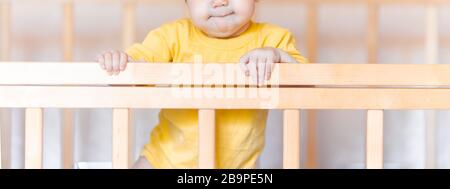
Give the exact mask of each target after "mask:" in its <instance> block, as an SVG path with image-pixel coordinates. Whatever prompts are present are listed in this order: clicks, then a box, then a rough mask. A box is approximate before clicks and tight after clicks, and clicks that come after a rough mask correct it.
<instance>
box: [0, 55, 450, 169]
mask: <svg viewBox="0 0 450 189" xmlns="http://www.w3.org/2000/svg"><path fill="white" fill-rule="evenodd" d="M227 69H228V70H227ZM224 70H225V71H224ZM184 73H188V74H187V75H188V77H182V78H183V79H184V80H180V78H179V76H180V75H183V74H184ZM223 73H226V74H223ZM227 74H230V75H232V76H237V75H243V74H242V72H241V71H240V70H239V68H238V66H237V65H236V64H188V63H184V64H170V63H154V64H150V63H145V64H144V63H132V64H130V65H129V67H128V69H127V70H126V71H125V73H123V74H121V75H119V76H108V75H106V73H104V71H102V70H101V69H100V68H99V66H98V65H97V64H95V63H36V62H35V63H31V62H29V63H23V62H22V63H14V62H4V63H0V108H27V109H26V110H27V114H26V131H25V132H26V139H25V145H26V146H25V151H26V152H25V161H26V162H25V165H26V168H42V149H43V146H42V140H43V133H42V130H43V116H42V111H43V108H114V110H113V141H112V143H113V155H112V159H113V165H114V168H128V167H129V163H130V149H131V148H130V144H131V142H130V139H131V137H130V133H132V129H131V128H132V127H131V124H130V109H131V108H174V109H199V135H200V136H199V168H214V167H215V165H216V161H215V157H216V155H215V148H214V147H215V142H214V141H215V136H214V135H215V111H214V110H216V109H281V110H283V112H284V113H283V130H284V140H283V141H284V142H283V145H284V147H283V154H284V156H283V167H284V168H299V167H300V157H301V153H300V152H301V150H300V146H301V145H300V142H301V137H300V131H301V128H302V127H301V124H300V122H301V119H300V117H301V116H300V110H301V109H360V110H367V130H366V133H367V135H366V136H367V138H366V147H367V149H366V167H367V168H383V111H384V110H391V109H398V110H407V109H450V98H449V96H450V88H447V87H448V86H450V65H431V64H428V65H411V64H278V65H277V66H276V68H275V74H274V77H275V79H273V80H271V82H270V83H271V84H273V85H272V86H269V87H267V86H266V87H256V86H243V85H241V84H248V83H247V80H248V78H245V79H244V81H245V82H240V81H238V80H234V79H231V80H227V79H229V78H227V77H224V75H227ZM215 75H219V76H222V78H221V79H217V78H213V77H214V76H215ZM174 77H175V79H174ZM186 80H190V81H192V82H193V83H194V84H195V85H187V86H180V85H178V84H180V83H178V82H179V81H182V82H181V83H183V84H192V83H191V82H186ZM274 81H276V82H274ZM155 84H156V85H155ZM160 84H168V85H164V86H161V85H160ZM173 84H175V85H173ZM211 84H220V85H219V86H214V87H211V86H210V85H211Z"/></svg>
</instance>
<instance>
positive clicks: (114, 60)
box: [97, 51, 132, 75]
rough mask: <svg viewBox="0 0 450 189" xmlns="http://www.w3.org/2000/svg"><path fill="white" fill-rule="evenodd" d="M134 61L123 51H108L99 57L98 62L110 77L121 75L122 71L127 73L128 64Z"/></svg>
mask: <svg viewBox="0 0 450 189" xmlns="http://www.w3.org/2000/svg"><path fill="white" fill-rule="evenodd" d="M131 61H132V59H131V57H130V56H128V55H127V54H126V53H125V52H122V51H109V52H108V51H107V52H103V53H101V54H99V55H98V56H97V62H98V63H99V65H100V67H101V68H102V69H103V70H105V71H106V72H108V75H119V73H120V72H121V71H125V68H126V67H127V63H128V62H131Z"/></svg>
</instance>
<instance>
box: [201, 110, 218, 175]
mask: <svg viewBox="0 0 450 189" xmlns="http://www.w3.org/2000/svg"><path fill="white" fill-rule="evenodd" d="M215 115H216V114H215V111H214V110H208V109H201V110H199V111H198V167H199V168H200V169H214V168H215V167H216V124H215V123H216V116H215Z"/></svg>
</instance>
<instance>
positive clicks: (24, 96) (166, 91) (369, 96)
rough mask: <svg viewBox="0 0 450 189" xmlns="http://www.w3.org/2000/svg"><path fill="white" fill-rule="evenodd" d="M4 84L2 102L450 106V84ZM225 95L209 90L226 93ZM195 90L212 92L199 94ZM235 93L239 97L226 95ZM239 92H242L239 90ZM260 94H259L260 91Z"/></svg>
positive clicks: (65, 105)
mask: <svg viewBox="0 0 450 189" xmlns="http://www.w3.org/2000/svg"><path fill="white" fill-rule="evenodd" d="M182 90H183V89H182V88H146V87H47V86H45V87H39V86H25V87H23V86H2V87H0V91H1V92H0V107H14V108H25V107H44V108H180V109H192V108H201V109H248V108H250V109H294V108H301V109H398V110H407V109H450V98H449V97H450V90H449V89H350V88H347V89H343V88H342V89H341V88H280V89H278V88H275V89H255V88H250V89H245V88H241V89H236V88H186V89H184V90H185V91H183V93H184V92H186V91H187V93H191V94H192V95H191V96H189V95H187V96H179V95H180V92H181V91H182ZM222 92H223V94H224V95H223V97H215V96H212V97H211V95H209V94H217V93H222ZM196 94H200V95H201V94H208V95H203V96H200V97H199V96H195V95H196ZM227 94H234V96H235V97H227V96H226V95H227ZM238 94H243V95H242V96H238ZM258 95H259V96H258Z"/></svg>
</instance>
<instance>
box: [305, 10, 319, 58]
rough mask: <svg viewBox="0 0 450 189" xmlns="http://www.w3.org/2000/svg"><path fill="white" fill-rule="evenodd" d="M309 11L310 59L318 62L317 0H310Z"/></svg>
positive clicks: (307, 20)
mask: <svg viewBox="0 0 450 189" xmlns="http://www.w3.org/2000/svg"><path fill="white" fill-rule="evenodd" d="M306 11H307V17H306V22H307V32H306V33H307V49H308V60H309V61H310V62H313V63H315V62H317V55H318V46H317V45H318V44H317V39H318V35H319V31H318V30H319V25H318V5H317V3H315V2H310V3H308V4H306Z"/></svg>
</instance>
